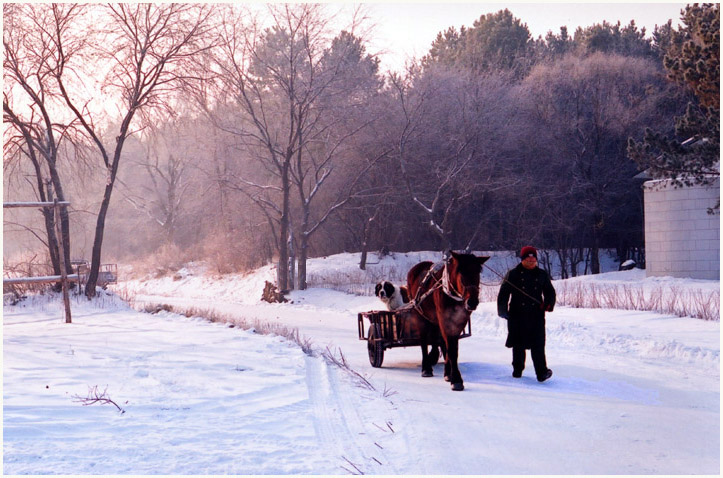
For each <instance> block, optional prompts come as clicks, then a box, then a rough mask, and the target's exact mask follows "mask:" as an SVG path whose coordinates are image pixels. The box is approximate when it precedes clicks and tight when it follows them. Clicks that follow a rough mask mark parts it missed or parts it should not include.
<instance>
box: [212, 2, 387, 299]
mask: <svg viewBox="0 0 723 478" xmlns="http://www.w3.org/2000/svg"><path fill="white" fill-rule="evenodd" d="M267 12H268V14H269V21H270V25H271V26H270V27H269V28H266V29H262V27H261V22H260V21H259V20H255V21H253V22H251V23H250V24H248V23H245V20H246V19H247V18H249V17H248V14H247V13H245V12H239V10H237V9H233V8H231V9H229V11H228V13H227V14H226V15H224V18H223V28H222V33H221V37H222V42H221V45H220V47H219V48H218V49H217V50H216V52H215V55H214V69H215V70H217V71H218V75H217V85H218V86H219V87H220V88H219V91H218V92H217V94H216V96H217V100H218V101H217V103H216V104H215V105H211V104H209V102H206V110H207V112H208V113H209V114H210V115H211V117H212V118H213V121H214V123H216V124H217V125H218V126H219V127H220V128H221V129H223V130H224V131H226V132H229V133H231V134H233V135H235V136H236V137H237V138H238V141H239V145H240V147H241V150H242V152H243V155H244V156H245V157H246V158H247V159H251V160H252V162H255V163H256V164H257V165H258V166H260V167H256V168H249V169H248V170H245V171H241V172H240V173H238V174H234V175H229V177H228V181H230V182H232V183H233V184H234V187H235V188H236V189H237V190H239V191H241V192H242V193H243V194H245V195H246V196H247V197H248V198H249V199H250V200H251V201H253V203H254V204H256V205H257V206H258V207H259V209H260V210H261V211H262V212H263V214H264V215H265V216H266V218H267V221H268V224H269V227H270V230H271V232H272V234H273V237H274V242H275V244H276V250H277V252H278V267H277V283H278V287H279V289H281V290H288V289H289V288H292V287H293V285H294V284H292V283H290V281H289V274H288V273H289V271H288V264H289V245H290V242H289V239H290V235H291V232H292V230H293V224H292V208H293V198H292V192H293V188H295V189H296V191H297V192H298V194H299V196H298V197H299V201H300V209H301V211H302V212H301V213H300V214H301V219H300V221H299V228H300V229H299V230H300V236H301V237H300V241H301V248H300V249H301V256H300V258H299V260H300V262H299V263H300V264H302V265H301V283H302V287H304V283H305V279H304V277H305V275H304V272H303V271H304V269H303V267H304V265H305V261H306V249H307V244H308V238H309V237H310V236H311V235H312V234H313V233H314V231H315V230H316V229H317V228H318V227H319V225H320V224H322V223H323V222H324V221H325V220H326V218H327V217H328V216H329V215H330V214H331V213H332V212H333V211H334V210H336V209H338V208H339V207H341V205H343V203H344V202H345V197H344V195H341V196H339V197H337V199H336V200H335V201H333V204H332V205H331V206H328V207H327V208H326V211H325V212H323V213H321V214H320V215H319V217H318V219H317V220H316V221H315V222H314V223H313V224H312V217H311V207H312V202H313V201H314V200H316V199H318V193H319V191H320V190H321V188H322V186H323V185H325V184H327V183H328V179H329V177H330V175H331V174H332V170H333V167H332V165H333V163H334V162H335V161H336V160H337V158H338V157H339V156H340V151H341V149H342V148H343V145H344V144H345V142H346V141H347V140H348V139H349V138H350V137H352V136H353V135H354V133H355V131H358V130H359V129H360V128H362V127H363V124H357V125H354V126H352V127H351V129H350V130H346V131H344V130H342V129H340V128H339V125H338V124H336V125H335V124H334V122H333V121H331V116H330V111H331V110H332V109H335V108H337V105H338V103H337V102H339V101H342V99H343V101H348V98H349V96H351V97H355V98H356V100H357V101H359V93H360V92H362V90H363V88H362V86H363V85H359V82H360V81H366V82H367V83H369V80H367V79H362V80H360V79H359V78H358V77H357V76H356V75H352V74H350V73H349V72H350V68H351V67H352V66H354V67H355V68H356V69H355V70H354V72H355V73H359V72H362V73H364V74H365V75H366V76H367V77H371V78H373V77H374V76H375V73H376V69H375V68H376V65H377V64H376V62H375V61H373V60H371V59H369V58H365V57H364V56H363V48H361V49H360V43H359V42H358V41H357V39H355V38H354V37H353V35H350V34H347V36H344V34H342V35H341V36H340V37H339V39H338V41H337V42H336V43H334V42H333V41H332V39H331V37H330V34H329V30H330V18H329V17H328V16H327V15H326V14H325V10H324V8H323V7H322V6H320V5H310V4H298V5H274V6H269V7H268V9H267ZM334 47H336V49H334ZM354 55H356V58H355V57H354ZM354 59H355V61H356V65H350V61H351V60H354ZM364 64H366V65H367V66H366V68H367V71H362V70H363V69H364ZM369 64H371V65H372V66H373V67H374V68H371V67H370V66H369ZM354 82H356V83H354ZM234 110H236V111H235V113H236V114H232V113H234ZM230 113H231V114H230ZM336 118H337V119H338V118H339V117H338V116H337V117H336ZM347 196H348V194H347Z"/></svg>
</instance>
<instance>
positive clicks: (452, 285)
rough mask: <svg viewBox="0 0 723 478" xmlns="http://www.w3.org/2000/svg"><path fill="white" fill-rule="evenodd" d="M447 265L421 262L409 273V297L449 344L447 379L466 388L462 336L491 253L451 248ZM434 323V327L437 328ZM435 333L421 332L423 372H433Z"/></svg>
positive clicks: (418, 310)
mask: <svg viewBox="0 0 723 478" xmlns="http://www.w3.org/2000/svg"><path fill="white" fill-rule="evenodd" d="M450 253H451V255H450V257H449V259H447V260H446V262H445V263H444V265H437V266H435V264H433V263H432V262H429V261H426V262H420V263H419V264H417V265H415V266H414V267H412V268H411V269H410V270H409V273H407V287H408V288H409V297H410V298H413V299H414V301H415V309H416V311H417V312H418V313H419V314H420V315H421V316H422V317H424V318H425V319H427V320H428V321H429V322H431V323H433V324H435V325H436V326H437V327H438V330H439V333H440V334H441V336H442V341H443V343H444V345H445V347H444V348H446V357H445V361H444V379H445V380H447V381H448V382H451V384H452V390H464V382H463V381H462V374H460V373H459V368H458V366H457V357H458V355H459V336H460V334H462V332H463V331H464V329H465V327H466V326H467V322H468V321H469V320H470V315H471V314H472V311H473V310H475V309H476V308H477V306H478V305H479V277H480V273H481V272H482V264H484V263H485V261H487V259H489V257H477V256H475V255H473V254H458V253H455V252H451V251H450ZM437 327H431V328H430V332H431V331H435V332H436V331H437ZM433 335H434V334H433V333H430V334H422V337H421V338H422V376H423V377H431V376H432V364H431V360H430V359H429V356H428V352H427V345H430V344H432V343H433V342H431V340H432V339H433V337H432V336H433Z"/></svg>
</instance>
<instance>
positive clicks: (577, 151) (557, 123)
mask: <svg viewBox="0 0 723 478" xmlns="http://www.w3.org/2000/svg"><path fill="white" fill-rule="evenodd" d="M521 88H522V89H523V90H524V92H521V97H523V96H525V95H526V98H527V100H526V101H525V102H523V103H524V104H523V108H524V109H526V110H527V111H529V112H530V113H531V115H532V120H531V123H530V124H531V127H530V131H529V134H530V138H532V141H531V145H532V146H534V147H535V149H536V151H535V156H536V157H538V158H539V159H538V160H537V161H536V162H537V164H538V166H534V165H533V164H531V165H528V168H527V169H528V170H535V171H538V172H539V173H540V174H542V175H543V176H544V177H542V176H538V179H539V180H540V182H544V184H546V188H545V193H546V194H549V195H551V196H555V197H556V198H557V199H555V201H561V202H562V204H558V205H557V206H551V207H544V208H541V209H537V214H538V217H541V218H544V221H545V223H546V224H547V226H548V228H555V229H556V233H557V234H558V246H560V247H573V246H574V247H578V248H582V247H587V248H589V252H590V261H591V262H590V266H591V270H592V272H593V273H598V272H599V271H600V264H599V249H600V248H601V247H602V246H603V244H604V242H605V241H611V240H618V239H621V240H626V241H627V240H628V239H629V238H630V237H633V236H634V234H635V231H641V229H642V228H641V224H640V223H641V221H642V204H641V200H640V196H641V190H640V187H639V186H640V184H639V183H636V180H635V179H634V176H635V174H636V173H637V169H636V167H635V164H634V163H633V162H632V161H631V160H630V159H629V158H628V157H627V155H626V152H625V148H626V141H627V138H628V137H629V136H631V135H641V134H642V129H643V125H644V124H646V122H647V121H653V120H652V118H654V117H655V108H656V104H657V103H656V101H657V100H658V98H659V95H660V93H661V91H662V87H661V79H660V75H659V68H657V67H656V66H655V65H654V64H653V63H651V62H650V61H648V60H645V59H640V58H629V57H622V56H619V55H612V54H603V53H596V54H593V55H590V56H588V57H585V58H581V57H577V56H572V55H570V56H567V57H565V58H563V59H562V60H559V61H557V62H555V63H553V64H550V65H539V66H537V67H535V68H534V69H533V71H532V73H531V74H530V76H529V77H528V78H527V79H526V80H525V81H524V82H523V84H522V86H521ZM524 105H526V106H524ZM540 160H542V161H544V163H546V166H547V167H546V168H542V167H540V166H541V163H540ZM550 165H553V167H550ZM528 196H531V194H528ZM569 204H574V205H575V207H574V208H570V207H565V205H569ZM619 223H621V224H620V226H619V227H618V226H615V225H616V224H619ZM626 223H627V224H626ZM623 225H624V227H623ZM613 226H615V227H613ZM615 235H618V239H616V238H615ZM563 239H564V240H563ZM640 239H642V238H641V237H640ZM581 241H584V243H583V244H580V242H581ZM575 242H576V243H577V244H575ZM618 242H619V241H618ZM564 244H566V245H564ZM578 260H579V258H578ZM573 265H574V261H573Z"/></svg>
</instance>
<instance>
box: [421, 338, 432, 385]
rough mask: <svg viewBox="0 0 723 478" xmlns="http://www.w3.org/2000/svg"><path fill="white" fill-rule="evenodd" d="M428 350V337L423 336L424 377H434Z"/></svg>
mask: <svg viewBox="0 0 723 478" xmlns="http://www.w3.org/2000/svg"><path fill="white" fill-rule="evenodd" d="M431 362H432V361H431V360H430V358H429V353H428V352H427V341H426V337H423V338H422V377H433V376H434V372H432V364H431Z"/></svg>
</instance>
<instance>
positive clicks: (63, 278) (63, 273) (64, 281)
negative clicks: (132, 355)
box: [53, 198, 72, 324]
mask: <svg viewBox="0 0 723 478" xmlns="http://www.w3.org/2000/svg"><path fill="white" fill-rule="evenodd" d="M53 212H54V215H55V228H56V230H57V233H56V234H57V235H58V253H59V255H60V284H61V285H62V286H63V304H65V323H66V324H69V323H71V322H72V319H71V317H70V297H68V271H67V270H66V269H65V245H64V244H63V230H62V228H61V227H60V204H58V199H57V198H56V199H55V200H54V201H53Z"/></svg>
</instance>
